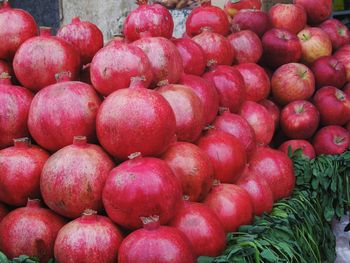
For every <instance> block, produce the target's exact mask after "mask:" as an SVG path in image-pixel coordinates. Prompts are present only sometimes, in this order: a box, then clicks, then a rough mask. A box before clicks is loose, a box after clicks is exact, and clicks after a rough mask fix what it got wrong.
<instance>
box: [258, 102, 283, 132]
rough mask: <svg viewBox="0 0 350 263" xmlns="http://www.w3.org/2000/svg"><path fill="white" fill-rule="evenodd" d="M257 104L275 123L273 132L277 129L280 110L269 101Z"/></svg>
mask: <svg viewBox="0 0 350 263" xmlns="http://www.w3.org/2000/svg"><path fill="white" fill-rule="evenodd" d="M259 104H260V105H262V106H264V107H265V109H267V111H268V112H269V113H270V114H271V117H272V119H273V121H274V123H275V130H277V129H278V127H279V124H280V115H281V112H280V108H279V107H278V106H277V104H276V103H275V102H273V101H272V100H269V99H265V100H261V101H259Z"/></svg>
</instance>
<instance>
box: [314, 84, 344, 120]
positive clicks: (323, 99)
mask: <svg viewBox="0 0 350 263" xmlns="http://www.w3.org/2000/svg"><path fill="white" fill-rule="evenodd" d="M313 101H314V104H315V106H316V107H317V109H318V111H319V112H320V116H321V123H322V124H324V125H344V124H346V123H347V122H348V121H349V120H350V97H349V96H348V95H346V94H345V92H343V91H342V90H340V89H337V88H336V87H332V86H326V87H322V88H321V89H319V90H318V91H317V92H316V94H315V96H314V98H313Z"/></svg>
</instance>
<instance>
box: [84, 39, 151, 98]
mask: <svg viewBox="0 0 350 263" xmlns="http://www.w3.org/2000/svg"><path fill="white" fill-rule="evenodd" d="M90 74H91V82H92V84H93V86H94V88H95V89H96V90H97V91H98V92H99V93H100V94H102V95H104V96H108V95H109V94H111V93H112V92H114V91H116V90H119V89H124V88H128V87H129V86H130V85H132V84H134V83H135V82H136V81H140V82H141V83H142V84H143V85H144V87H145V88H147V87H149V85H150V84H151V82H152V80H153V72H152V69H151V62H150V61H149V59H148V57H147V56H146V54H145V53H144V52H143V51H142V50H141V49H140V48H138V47H136V46H133V45H128V44H125V43H122V42H120V43H115V44H113V45H108V46H106V47H104V48H102V49H101V50H100V51H98V52H97V54H96V55H95V57H94V58H93V60H92V62H91V66H90Z"/></svg>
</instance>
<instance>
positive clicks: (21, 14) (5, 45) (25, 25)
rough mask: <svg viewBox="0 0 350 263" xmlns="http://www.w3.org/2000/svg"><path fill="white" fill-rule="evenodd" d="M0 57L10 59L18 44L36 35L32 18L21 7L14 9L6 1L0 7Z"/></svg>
mask: <svg viewBox="0 0 350 263" xmlns="http://www.w3.org/2000/svg"><path fill="white" fill-rule="evenodd" d="M0 28H1V32H0V59H6V60H12V58H13V56H14V55H15V53H16V51H17V49H18V48H19V46H20V45H21V44H22V43H23V42H25V41H26V40H27V39H29V38H31V37H35V36H37V35H38V28H37V25H36V23H35V20H34V18H33V17H32V16H31V15H30V14H29V13H28V12H26V11H24V10H22V9H14V8H11V7H10V6H9V3H8V2H6V4H5V6H3V7H2V8H0Z"/></svg>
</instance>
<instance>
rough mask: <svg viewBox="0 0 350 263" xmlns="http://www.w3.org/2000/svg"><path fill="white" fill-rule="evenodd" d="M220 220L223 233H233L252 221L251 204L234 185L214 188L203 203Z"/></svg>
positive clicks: (248, 198) (241, 189)
mask: <svg viewBox="0 0 350 263" xmlns="http://www.w3.org/2000/svg"><path fill="white" fill-rule="evenodd" d="M203 203H204V204H205V205H207V206H208V207H209V208H210V209H211V210H212V211H213V212H214V213H215V214H216V215H217V216H218V217H219V219H220V222H221V224H222V226H223V227H224V229H225V232H226V233H228V232H235V231H237V229H238V228H239V227H240V226H242V225H247V224H250V223H251V222H252V220H253V212H254V211H253V203H252V200H251V198H250V195H249V194H248V192H247V191H246V190H244V189H243V188H241V187H239V186H237V185H234V184H219V185H217V186H214V187H213V189H212V190H211V192H210V193H209V194H208V195H207V197H206V198H205V200H204V202H203Z"/></svg>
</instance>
